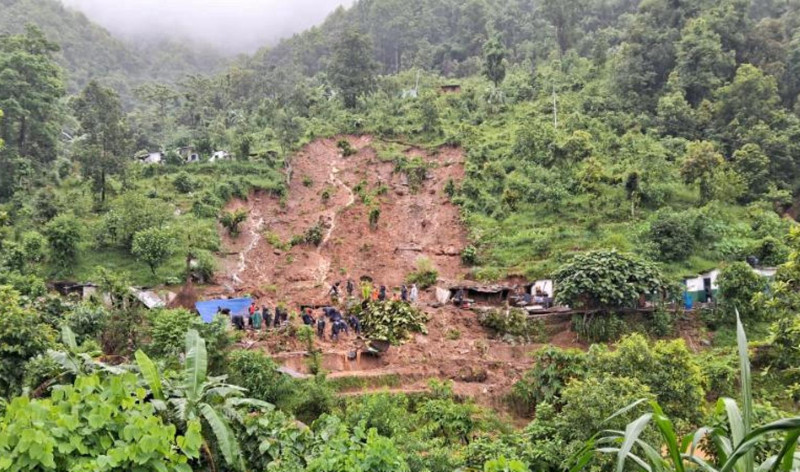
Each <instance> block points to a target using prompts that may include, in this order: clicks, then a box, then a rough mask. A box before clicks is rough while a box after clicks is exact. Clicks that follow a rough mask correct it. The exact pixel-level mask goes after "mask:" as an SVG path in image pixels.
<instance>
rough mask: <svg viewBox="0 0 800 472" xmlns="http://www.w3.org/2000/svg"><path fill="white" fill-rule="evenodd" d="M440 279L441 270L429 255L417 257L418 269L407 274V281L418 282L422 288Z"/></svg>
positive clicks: (410, 282)
mask: <svg viewBox="0 0 800 472" xmlns="http://www.w3.org/2000/svg"><path fill="white" fill-rule="evenodd" d="M437 280H439V271H438V270H436V268H435V267H434V266H433V262H431V260H430V259H428V258H427V257H420V258H419V259H417V270H416V271H414V272H411V273H410V274H408V275H407V276H406V282H408V283H409V284H417V286H418V287H419V288H420V289H421V290H425V289H426V288H428V287H431V286H433V285H434V284H435V283H436V281H437Z"/></svg>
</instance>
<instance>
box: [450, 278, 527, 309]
mask: <svg viewBox="0 0 800 472" xmlns="http://www.w3.org/2000/svg"><path fill="white" fill-rule="evenodd" d="M516 288H517V287H515V286H512V285H502V284H492V285H482V284H478V283H473V282H467V281H464V282H459V283H455V284H452V285H450V286H449V287H448V291H449V292H450V299H454V298H456V295H457V294H458V292H460V291H462V290H463V294H464V298H465V299H466V300H469V301H470V302H471V303H475V304H481V305H502V304H504V303H505V302H506V301H507V300H508V299H509V297H510V296H511V294H512V293H514V291H515V290H516Z"/></svg>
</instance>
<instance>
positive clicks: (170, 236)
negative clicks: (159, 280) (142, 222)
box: [131, 228, 177, 275]
mask: <svg viewBox="0 0 800 472" xmlns="http://www.w3.org/2000/svg"><path fill="white" fill-rule="evenodd" d="M176 246H177V240H176V238H175V235H174V233H173V232H172V231H171V230H169V229H165V228H148V229H145V230H142V231H139V232H138V233H136V234H134V235H133V245H132V246H131V254H132V255H133V256H134V257H136V258H137V259H139V260H140V261H142V262H144V263H145V264H147V266H148V267H150V271H151V272H153V275H156V268H158V267H159V266H161V265H162V264H163V263H165V262H166V261H167V260H169V258H170V257H171V256H172V255H173V254H174V253H175V249H176Z"/></svg>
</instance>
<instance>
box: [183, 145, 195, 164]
mask: <svg viewBox="0 0 800 472" xmlns="http://www.w3.org/2000/svg"><path fill="white" fill-rule="evenodd" d="M178 154H179V155H180V156H181V158H182V159H183V161H184V162H186V163H187V164H191V163H194V162H200V154H199V153H198V152H197V151H195V149H194V148H193V147H192V146H184V147H182V148H178Z"/></svg>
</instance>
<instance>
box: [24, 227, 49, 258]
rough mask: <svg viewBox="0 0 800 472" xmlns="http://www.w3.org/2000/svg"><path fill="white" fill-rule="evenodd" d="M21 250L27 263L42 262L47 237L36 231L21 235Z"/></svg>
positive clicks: (45, 254) (45, 255) (45, 252)
mask: <svg viewBox="0 0 800 472" xmlns="http://www.w3.org/2000/svg"><path fill="white" fill-rule="evenodd" d="M22 250H23V251H24V252H25V260H26V261H27V262H28V263H38V262H42V261H43V260H44V259H45V257H47V238H45V237H44V236H42V235H41V234H40V233H38V232H36V231H28V232H26V233H25V234H23V235H22Z"/></svg>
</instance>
